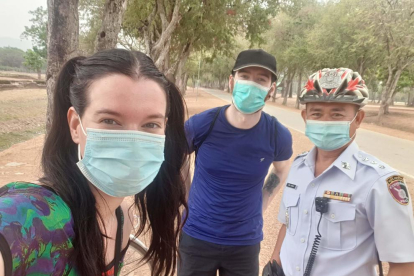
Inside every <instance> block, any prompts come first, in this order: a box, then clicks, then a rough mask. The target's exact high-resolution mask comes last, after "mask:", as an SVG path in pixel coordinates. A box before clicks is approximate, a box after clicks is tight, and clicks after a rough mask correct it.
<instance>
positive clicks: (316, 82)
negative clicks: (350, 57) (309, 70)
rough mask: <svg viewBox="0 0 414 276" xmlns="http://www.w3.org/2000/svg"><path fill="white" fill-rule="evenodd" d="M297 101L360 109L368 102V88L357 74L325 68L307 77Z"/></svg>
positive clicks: (348, 70) (342, 69) (349, 70)
mask: <svg viewBox="0 0 414 276" xmlns="http://www.w3.org/2000/svg"><path fill="white" fill-rule="evenodd" d="M299 100H300V103H301V104H306V103H310V102H335V103H350V104H356V105H359V106H361V107H362V106H364V105H365V104H366V102H367V101H368V88H367V86H366V85H365V81H364V80H363V79H362V78H361V76H360V75H359V74H358V72H354V71H352V70H351V69H348V68H338V69H329V68H325V69H322V70H319V71H318V72H316V73H314V74H312V75H311V76H310V77H309V80H308V82H307V83H306V85H305V87H304V88H303V90H302V92H301V93H300V97H299Z"/></svg>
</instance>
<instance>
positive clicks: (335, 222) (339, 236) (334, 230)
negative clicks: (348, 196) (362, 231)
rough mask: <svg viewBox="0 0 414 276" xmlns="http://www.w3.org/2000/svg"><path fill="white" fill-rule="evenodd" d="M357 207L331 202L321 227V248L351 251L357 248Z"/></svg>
mask: <svg viewBox="0 0 414 276" xmlns="http://www.w3.org/2000/svg"><path fill="white" fill-rule="evenodd" d="M355 215H356V206H355V205H354V204H350V203H339V202H330V203H329V210H328V212H327V213H325V214H323V219H322V222H321V226H320V232H321V235H322V241H321V247H324V248H327V249H331V250H350V249H353V248H354V247H355V246H356V221H355Z"/></svg>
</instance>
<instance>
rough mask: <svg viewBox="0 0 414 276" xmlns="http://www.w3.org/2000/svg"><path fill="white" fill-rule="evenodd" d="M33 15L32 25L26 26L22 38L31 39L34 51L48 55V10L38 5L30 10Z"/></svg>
mask: <svg viewBox="0 0 414 276" xmlns="http://www.w3.org/2000/svg"><path fill="white" fill-rule="evenodd" d="M29 13H30V14H31V15H32V18H31V19H30V22H32V25H31V26H30V27H27V26H25V27H24V28H25V31H24V32H23V33H22V35H21V36H22V38H26V39H31V40H32V44H33V51H35V52H36V53H37V54H39V55H40V56H41V57H42V58H46V56H47V10H46V9H43V7H38V8H37V9H36V10H34V11H29Z"/></svg>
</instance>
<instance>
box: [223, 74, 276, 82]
mask: <svg viewBox="0 0 414 276" xmlns="http://www.w3.org/2000/svg"><path fill="white" fill-rule="evenodd" d="M236 72H237V71H231V75H232V76H233V77H234V76H235V75H236ZM269 73H270V75H271V80H272V83H274V82H276V81H277V78H276V76H275V75H274V74H273V73H272V72H270V71H269Z"/></svg>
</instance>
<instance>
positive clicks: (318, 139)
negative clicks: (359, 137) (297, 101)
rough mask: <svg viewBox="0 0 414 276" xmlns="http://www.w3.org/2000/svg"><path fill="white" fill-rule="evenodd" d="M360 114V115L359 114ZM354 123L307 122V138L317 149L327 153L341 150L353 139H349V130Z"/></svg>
mask: <svg viewBox="0 0 414 276" xmlns="http://www.w3.org/2000/svg"><path fill="white" fill-rule="evenodd" d="M357 114H358V113H357ZM356 116H357V115H355V117H354V119H352V121H315V120H307V121H306V132H305V134H306V136H308V138H309V139H310V140H311V142H312V143H313V144H314V145H315V146H316V147H317V148H320V149H322V150H325V151H332V150H336V149H339V148H341V147H343V146H345V145H346V144H348V143H349V142H350V141H351V140H352V138H354V137H355V134H356V132H355V134H354V135H353V136H352V137H349V128H350V126H351V124H352V122H353V121H354V120H355V118H356Z"/></svg>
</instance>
